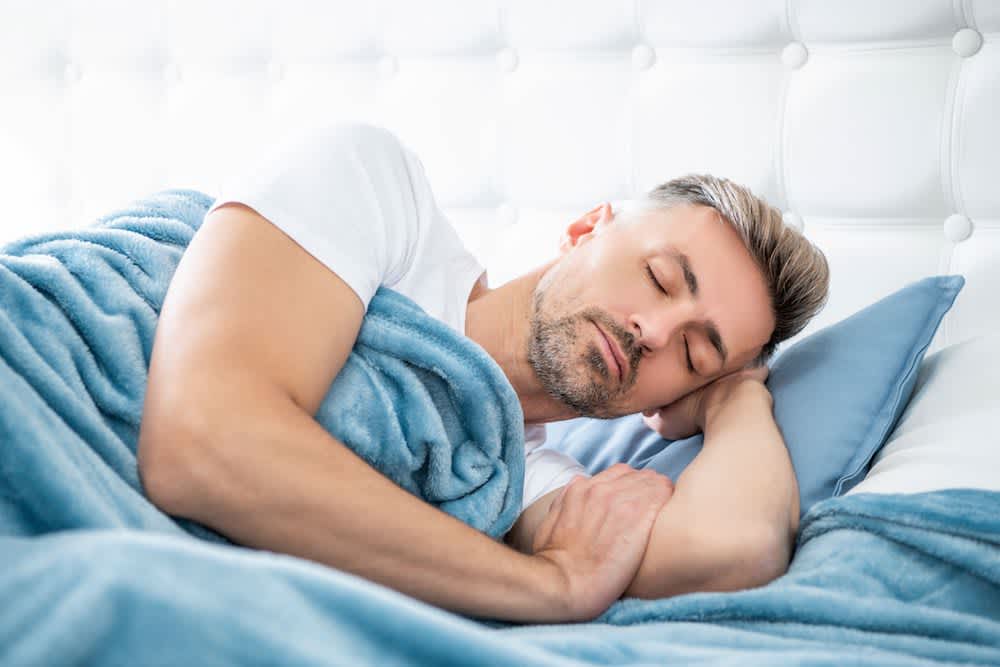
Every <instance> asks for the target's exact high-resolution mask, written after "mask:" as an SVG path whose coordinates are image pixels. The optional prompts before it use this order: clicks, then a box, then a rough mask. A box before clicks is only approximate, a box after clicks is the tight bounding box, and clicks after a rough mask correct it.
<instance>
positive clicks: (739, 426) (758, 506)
mask: <svg viewBox="0 0 1000 667" xmlns="http://www.w3.org/2000/svg"><path fill="white" fill-rule="evenodd" d="M798 516H799V506H798V486H797V483H796V480H795V474H794V470H793V468H792V465H791V460H790V459H789V457H788V452H787V450H786V448H785V444H784V440H783V439H782V436H781V432H780V431H779V429H778V427H777V425H776V424H775V422H774V418H773V416H772V411H771V399H770V396H769V395H768V394H767V393H766V391H764V390H763V387H760V388H755V387H754V386H753V385H752V384H747V385H746V386H745V387H741V389H740V390H739V391H738V392H736V393H735V394H734V396H733V398H732V400H730V401H727V402H726V403H725V404H723V405H722V406H720V407H719V408H718V409H716V410H714V411H712V412H710V413H709V414H708V415H707V416H706V422H705V441H704V446H703V448H702V451H701V452H700V453H699V454H698V456H697V457H695V459H694V461H692V462H691V463H690V464H689V465H688V466H687V468H685V469H684V472H683V473H682V474H681V475H680V477H679V478H678V479H677V480H676V481H675V487H674V495H673V497H672V498H671V499H670V502H668V503H667V504H666V505H665V506H664V508H663V510H661V512H660V515H659V517H658V518H657V521H656V524H655V525H654V527H653V532H652V535H651V537H650V541H649V545H648V546H647V549H646V555H645V557H644V559H643V561H642V563H641V565H640V567H639V570H638V572H637V573H636V576H635V578H634V580H633V582H632V584H631V585H630V586H629V588H628V589H627V590H626V592H625V595H628V596H635V597H644V598H653V597H667V596H671V595H678V594H681V593H688V592H694V591H716V590H736V589H740V588H750V587H753V586H759V585H763V584H765V583H767V582H768V581H771V580H772V579H774V578H776V577H778V576H780V575H781V574H782V573H783V572H784V571H785V570H786V569H787V566H788V561H789V558H790V556H791V549H792V546H793V544H794V539H795V532H796V530H797V527H798Z"/></svg>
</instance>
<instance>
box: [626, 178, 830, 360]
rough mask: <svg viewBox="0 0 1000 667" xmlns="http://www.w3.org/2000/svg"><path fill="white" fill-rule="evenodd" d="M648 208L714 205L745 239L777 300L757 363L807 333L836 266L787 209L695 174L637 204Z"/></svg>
mask: <svg viewBox="0 0 1000 667" xmlns="http://www.w3.org/2000/svg"><path fill="white" fill-rule="evenodd" d="M635 203H637V204H638V205H639V206H638V208H642V209H654V210H655V209H660V210H662V209H668V208H672V207H674V206H678V205H684V204H700V205H703V206H710V207H711V208H713V209H715V210H716V211H718V213H719V215H720V216H722V219H723V220H725V221H726V222H727V223H729V224H730V225H732V227H733V228H734V229H735V230H736V232H737V233H738V234H739V235H740V238H741V239H742V240H743V243H744V245H745V246H746V247H747V250H749V251H750V256H751V257H752V258H753V260H754V261H755V262H756V264H757V266H758V267H759V268H760V270H761V273H763V275H764V280H765V281H766V282H767V287H768V292H769V294H770V297H771V311H772V313H773V314H774V319H775V326H774V332H773V333H772V334H771V338H770V339H769V340H768V341H767V343H765V344H764V346H763V348H762V349H761V352H760V354H759V355H758V356H757V358H756V359H754V361H753V362H752V365H760V364H763V363H765V362H766V361H767V360H768V359H769V358H770V357H771V356H772V355H773V354H774V351H775V349H777V347H778V344H779V343H781V342H782V341H784V340H787V339H789V338H791V337H792V336H794V335H795V334H797V333H799V332H800V331H802V329H803V328H805V326H806V324H808V323H809V320H810V319H812V318H813V316H814V315H816V313H818V312H819V311H820V309H821V308H822V307H823V305H824V304H825V303H826V300H827V296H828V294H827V293H828V290H829V283H830V268H829V265H828V264H827V261H826V256H825V255H824V254H823V252H822V251H821V250H820V249H819V248H817V247H816V246H815V245H813V244H812V243H810V242H809V240H808V239H806V237H805V236H803V235H802V233H801V232H799V231H798V230H797V229H795V228H793V227H789V226H788V225H786V224H784V221H783V220H782V216H781V211H779V210H778V209H776V208H774V207H773V206H770V205H769V204H768V203H767V202H766V201H764V200H763V199H761V198H760V197H757V196H756V195H754V194H753V193H752V192H751V191H750V190H749V188H746V187H744V186H742V185H738V184H736V183H733V182H732V181H730V180H727V179H725V178H718V177H715V176H710V175H703V174H690V175H687V176H682V177H680V178H675V179H673V180H670V181H667V182H666V183H663V184H662V185H659V186H657V187H655V188H653V189H652V190H650V191H649V192H647V193H646V195H645V196H644V197H643V198H641V199H639V200H638V201H637V202H635Z"/></svg>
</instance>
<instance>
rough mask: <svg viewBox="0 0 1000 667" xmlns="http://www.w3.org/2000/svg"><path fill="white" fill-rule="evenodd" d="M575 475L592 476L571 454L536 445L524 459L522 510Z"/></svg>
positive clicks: (565, 483)
mask: <svg viewBox="0 0 1000 667" xmlns="http://www.w3.org/2000/svg"><path fill="white" fill-rule="evenodd" d="M574 475H583V476H584V477H590V474H589V473H588V472H587V470H586V469H585V468H584V467H583V466H582V465H580V463H579V462H578V461H577V460H576V459H574V458H573V457H572V456H570V455H569V454H564V453H563V452H560V451H558V450H555V449H546V448H543V447H541V446H535V447H533V448H532V449H531V450H530V451H528V454H527V456H525V459H524V493H523V495H522V499H521V511H522V512H524V510H526V509H528V507H530V506H531V504H532V503H534V502H535V501H536V500H538V499H539V498H541V497H542V496H544V495H545V494H546V493H549V492H550V491H554V490H555V489H558V488H559V487H561V486H565V485H567V484H569V483H570V480H572V479H573V476H574Z"/></svg>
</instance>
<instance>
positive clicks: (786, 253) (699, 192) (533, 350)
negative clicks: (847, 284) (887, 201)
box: [528, 176, 829, 418]
mask: <svg viewBox="0 0 1000 667" xmlns="http://www.w3.org/2000/svg"><path fill="white" fill-rule="evenodd" d="M635 204H636V205H635V206H634V207H633V208H630V209H629V210H627V211H624V212H619V213H617V214H616V213H612V211H611V207H610V206H609V205H608V204H603V205H601V206H598V207H596V208H595V209H593V210H592V211H590V212H589V213H587V214H586V215H584V216H583V217H581V218H580V219H579V220H576V221H575V222H573V223H572V224H571V225H570V226H569V227H568V228H567V229H566V233H565V235H564V237H563V242H562V246H561V249H560V252H561V256H560V258H559V260H558V261H557V262H556V263H554V264H553V265H552V266H551V267H550V268H549V269H548V270H547V271H546V273H545V274H544V275H543V276H542V278H541V280H540V281H539V283H538V286H537V287H536V289H535V292H534V303H533V309H532V317H531V333H530V342H529V351H528V359H529V361H530V363H531V365H532V367H533V368H534V370H535V373H536V374H537V375H538V377H539V379H540V380H541V382H542V384H543V386H544V387H545V389H546V390H547V391H548V392H549V393H550V394H551V395H552V396H554V397H555V398H557V399H558V400H560V401H562V402H563V403H565V404H566V405H568V406H570V407H571V408H573V409H574V410H575V411H576V412H578V413H579V414H582V415H587V416H592V417H605V418H609V417H616V416H620V415H625V414H631V413H634V412H639V411H641V410H645V409H650V408H656V407H659V406H662V405H666V404H669V403H671V402H673V401H675V400H677V399H678V398H681V397H682V396H684V395H686V394H688V393H690V392H691V391H693V390H695V389H697V388H699V387H701V386H704V385H706V384H708V383H709V382H711V381H712V380H715V379H716V378H718V377H721V376H723V375H726V374H728V373H731V372H733V371H736V370H740V369H741V368H746V367H749V366H753V365H758V364H762V363H765V362H766V361H767V360H768V359H769V358H770V356H771V355H772V354H773V352H774V350H775V348H776V347H777V345H778V343H780V342H781V341H783V340H786V339H788V338H790V337H792V336H794V335H795V334H796V333H798V332H799V331H801V330H802V328H803V327H805V325H806V324H807V323H808V321H809V320H810V319H811V318H812V316H813V315H815V314H816V313H817V312H818V311H819V309H820V308H821V307H822V306H823V304H824V303H825V302H826V297H827V289H828V284H829V269H828V266H827V262H826V258H825V257H824V255H823V253H822V252H821V251H820V250H819V249H818V248H816V247H815V246H813V245H812V244H811V243H810V242H809V241H808V240H807V239H806V238H805V237H804V236H802V234H800V233H799V232H798V231H796V230H794V229H793V228H790V227H788V226H786V225H785V224H784V223H783V222H782V219H781V213H780V212H779V211H778V210H776V209H775V208H773V207H771V206H769V205H768V204H767V203H766V202H764V201H763V200H761V199H759V198H758V197H755V196H754V195H753V194H752V193H751V192H750V191H749V190H748V189H746V188H744V187H741V186H739V185H736V184H735V183H732V182H731V181H728V180H725V179H720V178H715V177H712V176H686V177H683V178H678V179H674V180H672V181H669V182H667V183H664V184H663V185H660V186H658V187H656V188H654V189H653V190H651V191H650V192H649V193H647V194H646V196H645V197H644V198H643V199H641V200H639V201H637V202H635ZM605 337H606V338H607V339H608V341H609V342H610V343H611V344H612V349H614V348H617V351H618V352H617V354H620V356H621V357H622V358H623V359H624V361H625V363H624V364H623V365H622V366H623V371H622V372H623V375H624V377H622V378H621V379H620V378H619V365H620V364H618V363H616V362H615V361H614V360H610V361H609V357H608V355H607V348H606V347H605V343H604V339H605ZM692 369H693V370H692Z"/></svg>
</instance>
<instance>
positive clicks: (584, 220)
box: [559, 202, 615, 255]
mask: <svg viewBox="0 0 1000 667" xmlns="http://www.w3.org/2000/svg"><path fill="white" fill-rule="evenodd" d="M614 217H615V216H614V213H612V212H611V204H610V203H609V202H604V203H601V204H598V205H597V206H595V207H594V208H592V209H591V210H590V211H588V212H587V213H585V214H584V215H583V216H581V217H580V218H579V219H577V220H575V221H573V222H571V223H570V224H569V226H568V227H566V229H565V230H564V231H563V233H562V236H561V237H560V239H559V253H560V254H561V255H565V254H566V253H567V252H569V251H570V249H571V248H575V247H576V246H577V245H578V244H580V243H581V242H582V241H586V240H588V239H590V238H592V237H593V236H594V233H595V230H597V229H599V228H601V227H603V226H605V225H608V224H610V223H611V222H612V221H613V220H614Z"/></svg>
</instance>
